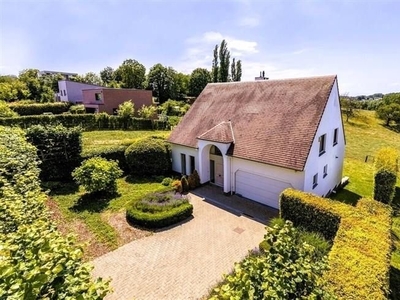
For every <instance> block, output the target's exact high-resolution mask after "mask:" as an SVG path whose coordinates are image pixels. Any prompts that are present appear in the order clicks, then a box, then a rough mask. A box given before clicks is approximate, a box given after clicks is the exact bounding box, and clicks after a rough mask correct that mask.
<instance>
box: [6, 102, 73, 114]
mask: <svg viewBox="0 0 400 300" xmlns="http://www.w3.org/2000/svg"><path fill="white" fill-rule="evenodd" d="M9 107H10V108H11V109H12V110H13V111H15V112H16V113H17V114H19V115H20V116H30V115H41V114H43V113H48V112H50V113H53V114H55V115H58V114H62V113H64V112H67V111H68V109H69V107H70V105H69V103H64V102H55V103H33V104H27V103H18V102H12V103H10V104H9Z"/></svg>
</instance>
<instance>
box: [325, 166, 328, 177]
mask: <svg viewBox="0 0 400 300" xmlns="http://www.w3.org/2000/svg"><path fill="white" fill-rule="evenodd" d="M327 175H328V165H325V166H324V178H325V177H326V176H327Z"/></svg>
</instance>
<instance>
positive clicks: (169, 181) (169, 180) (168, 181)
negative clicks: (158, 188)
mask: <svg viewBox="0 0 400 300" xmlns="http://www.w3.org/2000/svg"><path fill="white" fill-rule="evenodd" d="M172 181H173V180H172V178H170V177H165V178H164V179H163V180H162V182H161V184H162V185H164V186H170V185H171V184H172Z"/></svg>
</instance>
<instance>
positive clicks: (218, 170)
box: [214, 161, 224, 186]
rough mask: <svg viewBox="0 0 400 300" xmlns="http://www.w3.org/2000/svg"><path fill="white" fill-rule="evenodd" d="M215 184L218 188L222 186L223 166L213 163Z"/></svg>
mask: <svg viewBox="0 0 400 300" xmlns="http://www.w3.org/2000/svg"><path fill="white" fill-rule="evenodd" d="M214 178H215V184H216V185H218V186H224V166H223V164H221V163H219V162H217V161H216V162H215V175H214Z"/></svg>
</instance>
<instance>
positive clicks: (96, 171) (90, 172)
mask: <svg viewBox="0 0 400 300" xmlns="http://www.w3.org/2000/svg"><path fill="white" fill-rule="evenodd" d="M121 175H122V170H121V169H120V168H119V167H118V163H117V162H116V161H113V160H107V159H105V158H102V157H93V158H89V159H88V160H85V161H83V162H82V164H81V166H80V167H78V168H76V169H75V170H74V172H73V173H72V177H73V178H74V180H75V181H76V182H77V183H78V184H80V185H83V187H84V188H85V190H86V191H87V192H88V193H94V192H109V193H115V192H116V191H117V179H118V178H119V177H120V176H121Z"/></svg>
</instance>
